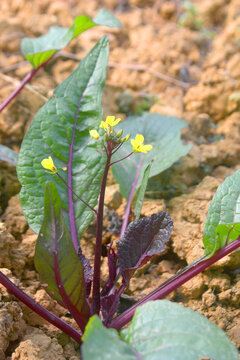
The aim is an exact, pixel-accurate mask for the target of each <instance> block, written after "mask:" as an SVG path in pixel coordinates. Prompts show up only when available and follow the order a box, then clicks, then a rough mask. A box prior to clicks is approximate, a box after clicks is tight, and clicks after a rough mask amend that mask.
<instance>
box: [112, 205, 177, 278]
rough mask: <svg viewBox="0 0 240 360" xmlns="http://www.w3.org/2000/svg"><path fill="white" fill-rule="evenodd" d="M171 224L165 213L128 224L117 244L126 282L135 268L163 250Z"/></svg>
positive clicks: (121, 269) (170, 230)
mask: <svg viewBox="0 0 240 360" xmlns="http://www.w3.org/2000/svg"><path fill="white" fill-rule="evenodd" d="M172 228H173V222H172V220H171V218H170V216H169V214H168V213H167V212H166V211H163V212H159V213H157V214H153V215H152V216H151V217H149V218H146V217H144V218H142V219H140V220H138V221H137V222H132V223H130V224H129V226H128V228H127V230H126V231H125V233H124V235H123V237H122V238H121V239H120V241H119V243H118V262H119V268H120V272H121V274H122V276H123V278H124V280H125V281H126V282H128V281H129V280H130V278H131V276H132V275H133V273H134V272H135V270H136V269H137V268H139V267H140V266H142V265H144V264H145V263H146V262H147V261H149V260H150V259H151V258H152V257H153V256H154V255H158V254H160V253H161V252H163V251H164V250H165V244H166V242H167V241H168V240H169V237H170V235H171V232H172Z"/></svg>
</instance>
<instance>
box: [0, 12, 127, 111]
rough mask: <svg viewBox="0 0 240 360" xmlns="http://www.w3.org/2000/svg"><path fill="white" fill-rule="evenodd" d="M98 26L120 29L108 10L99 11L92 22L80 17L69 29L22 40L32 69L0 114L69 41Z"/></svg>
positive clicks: (58, 29) (60, 28) (54, 27)
mask: <svg viewBox="0 0 240 360" xmlns="http://www.w3.org/2000/svg"><path fill="white" fill-rule="evenodd" d="M99 25H101V26H108V27H110V28H115V27H121V22H120V21H119V20H118V19H117V18H116V17H115V16H114V15H113V14H112V13H110V12H109V11H108V10H106V9H101V10H100V11H99V13H98V14H97V16H96V17H95V18H94V19H93V20H91V19H90V18H89V17H88V16H85V15H80V16H78V17H76V18H75V19H74V21H73V23H72V25H71V26H70V27H69V28H64V27H60V26H52V27H50V30H49V32H48V33H47V34H46V35H43V36H40V37H38V38H36V39H32V38H23V39H22V42H21V50H22V53H23V55H24V57H25V59H26V60H28V61H29V62H30V64H31V65H32V67H33V69H32V70H31V71H30V72H29V73H28V74H27V75H26V76H25V78H24V79H23V80H22V81H21V83H20V84H19V86H18V87H17V88H16V89H15V90H14V91H13V92H12V93H11V94H10V95H9V96H8V98H7V99H6V100H5V101H4V102H3V103H2V104H1V105H0V113H1V112H2V111H3V110H4V109H5V108H6V107H7V106H8V104H9V103H10V102H11V101H12V100H13V99H14V98H15V97H16V96H17V95H18V94H19V93H20V91H21V90H22V89H23V88H24V86H25V85H26V84H27V83H28V82H30V81H31V79H32V78H33V77H34V76H35V75H36V73H37V72H38V71H39V70H40V69H41V68H43V67H44V66H45V65H46V64H47V63H48V62H49V61H50V60H51V59H52V57H53V56H54V55H55V54H56V53H57V52H58V51H59V50H62V49H64V48H65V47H66V46H67V45H68V44H69V42H70V41H71V40H73V39H74V38H76V37H77V36H78V35H80V34H81V33H83V32H84V31H86V30H88V29H91V28H92V27H95V26H99Z"/></svg>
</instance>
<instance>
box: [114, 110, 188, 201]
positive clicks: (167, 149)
mask: <svg viewBox="0 0 240 360" xmlns="http://www.w3.org/2000/svg"><path fill="white" fill-rule="evenodd" d="M185 126H186V123H185V122H184V121H181V120H179V119H177V118H175V117H172V116H166V115H161V114H147V115H144V116H141V117H129V118H127V119H126V120H125V121H124V122H122V123H120V124H119V126H118V129H123V131H124V133H125V134H127V133H130V134H131V136H132V138H135V135H136V134H142V135H143V136H144V139H145V140H144V143H145V144H151V145H152V146H153V148H152V150H151V151H149V152H148V153H147V154H137V153H135V154H133V155H131V156H130V157H129V158H127V159H125V160H123V161H120V162H119V163H117V164H114V165H113V167H112V169H113V175H114V177H115V179H116V180H117V182H118V183H119V185H120V191H121V193H122V195H123V196H124V197H125V198H126V199H128V197H129V193H130V190H131V186H132V183H133V180H134V177H135V174H136V169H137V166H138V163H139V162H140V158H141V156H142V157H143V162H142V166H141V170H140V174H139V178H138V183H137V188H139V187H140V186H141V183H142V179H143V176H144V172H145V169H146V167H147V166H148V164H149V163H150V162H151V161H152V165H151V169H150V174H149V178H151V177H153V176H155V175H158V174H159V173H161V172H162V171H164V170H166V169H167V168H169V167H170V166H171V165H172V164H173V163H174V162H176V161H177V160H178V159H179V158H180V157H181V156H184V155H186V154H187V153H188V152H189V150H190V149H191V147H192V146H191V145H184V144H183V143H182V141H181V134H180V130H181V129H182V128H184V127H185ZM131 151H132V146H131V144H130V141H129V142H127V143H124V145H123V146H122V147H121V148H120V149H119V150H118V151H117V153H116V155H115V157H114V158H113V161H116V160H119V159H121V158H123V157H125V156H126V155H128V154H129V153H130V152H131Z"/></svg>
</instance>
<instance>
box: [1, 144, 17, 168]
mask: <svg viewBox="0 0 240 360" xmlns="http://www.w3.org/2000/svg"><path fill="white" fill-rule="evenodd" d="M0 160H3V161H7V162H9V163H10V164H12V165H14V166H17V161H18V153H16V151H14V150H12V149H9V148H8V147H7V146H4V145H0Z"/></svg>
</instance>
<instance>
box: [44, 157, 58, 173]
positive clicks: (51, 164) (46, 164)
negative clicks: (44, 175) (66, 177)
mask: <svg viewBox="0 0 240 360" xmlns="http://www.w3.org/2000/svg"><path fill="white" fill-rule="evenodd" d="M41 164H42V166H43V167H44V169H47V170H50V171H47V172H48V173H49V174H56V173H57V172H58V170H57V168H56V166H55V165H54V162H53V159H52V157H51V156H49V157H48V159H43V160H42V162H41Z"/></svg>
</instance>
